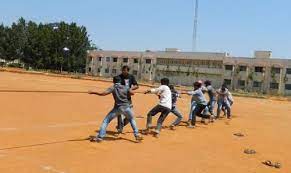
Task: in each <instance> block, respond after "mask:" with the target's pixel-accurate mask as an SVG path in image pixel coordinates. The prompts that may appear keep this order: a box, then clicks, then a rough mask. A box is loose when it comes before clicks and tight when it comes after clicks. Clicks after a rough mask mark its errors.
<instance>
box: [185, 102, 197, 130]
mask: <svg viewBox="0 0 291 173" xmlns="http://www.w3.org/2000/svg"><path fill="white" fill-rule="evenodd" d="M195 107H196V103H195V102H192V103H191V105H190V113H189V119H188V123H187V124H188V126H191V121H192V117H193V111H194V109H195Z"/></svg>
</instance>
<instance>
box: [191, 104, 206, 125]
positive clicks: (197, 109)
mask: <svg viewBox="0 0 291 173" xmlns="http://www.w3.org/2000/svg"><path fill="white" fill-rule="evenodd" d="M204 109H205V106H203V105H200V104H198V105H196V107H195V109H194V110H193V114H192V115H193V116H192V121H191V125H192V126H195V125H196V116H200V117H201V112H202V111H203V110H204ZM192 126H191V127H192Z"/></svg>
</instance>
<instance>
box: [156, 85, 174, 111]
mask: <svg viewBox="0 0 291 173" xmlns="http://www.w3.org/2000/svg"><path fill="white" fill-rule="evenodd" d="M151 93H153V94H159V95H160V102H159V105H161V106H164V107H166V108H169V109H172V93H171V90H170V88H169V87H168V86H167V85H161V86H160V87H159V88H154V89H151Z"/></svg>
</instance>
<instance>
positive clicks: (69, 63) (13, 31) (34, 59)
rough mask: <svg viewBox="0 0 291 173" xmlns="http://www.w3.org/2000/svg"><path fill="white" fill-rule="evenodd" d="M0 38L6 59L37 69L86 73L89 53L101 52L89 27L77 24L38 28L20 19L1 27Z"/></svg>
mask: <svg viewBox="0 0 291 173" xmlns="http://www.w3.org/2000/svg"><path fill="white" fill-rule="evenodd" d="M0 36H1V37H0V56H1V57H2V58H4V59H6V60H15V59H19V60H21V62H23V63H24V64H25V66H26V67H32V68H34V69H50V70H59V71H62V70H65V71H68V72H84V69H85V65H86V56H87V50H93V49H97V47H96V46H95V45H93V44H91V41H90V40H89V36H88V33H87V29H86V27H84V26H78V25H77V24H76V23H70V24H68V23H65V22H59V23H48V24H43V23H39V24H37V23H35V22H33V21H29V22H26V21H25V20H24V19H23V18H20V19H19V20H18V22H17V23H13V24H12V25H11V27H6V26H4V25H3V24H2V25H0ZM64 48H66V50H65V49H64Z"/></svg>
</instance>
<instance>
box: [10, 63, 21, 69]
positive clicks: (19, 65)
mask: <svg viewBox="0 0 291 173" xmlns="http://www.w3.org/2000/svg"><path fill="white" fill-rule="evenodd" d="M8 67H13V68H21V67H22V64H20V63H11V64H8Z"/></svg>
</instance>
